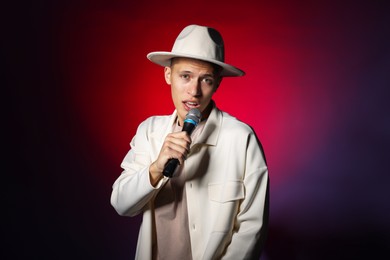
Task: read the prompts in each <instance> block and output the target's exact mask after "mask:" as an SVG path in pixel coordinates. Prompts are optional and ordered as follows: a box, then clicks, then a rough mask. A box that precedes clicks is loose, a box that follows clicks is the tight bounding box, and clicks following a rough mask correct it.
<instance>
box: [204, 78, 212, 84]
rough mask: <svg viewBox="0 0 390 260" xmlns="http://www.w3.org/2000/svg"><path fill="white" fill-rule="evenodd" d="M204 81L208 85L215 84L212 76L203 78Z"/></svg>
mask: <svg viewBox="0 0 390 260" xmlns="http://www.w3.org/2000/svg"><path fill="white" fill-rule="evenodd" d="M203 81H204V82H205V83H206V84H207V85H213V84H214V80H212V79H210V78H205V79H203Z"/></svg>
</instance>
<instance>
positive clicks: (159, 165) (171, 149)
mask: <svg viewBox="0 0 390 260" xmlns="http://www.w3.org/2000/svg"><path fill="white" fill-rule="evenodd" d="M190 145H191V138H190V137H189V135H188V134H187V133H186V132H185V131H181V132H176V133H170V134H168V135H167V137H166V138H165V140H164V144H163V146H162V148H161V151H160V153H159V155H158V157H157V160H156V161H155V162H153V163H152V164H151V165H150V168H149V174H150V181H151V184H152V185H153V186H155V185H156V184H157V182H158V181H159V180H160V179H161V178H162V176H163V174H162V172H163V170H164V167H165V165H166V164H167V162H168V160H169V159H173V158H176V159H178V160H179V162H180V164H182V163H183V162H184V160H185V158H186V157H187V155H188V153H189V151H190Z"/></svg>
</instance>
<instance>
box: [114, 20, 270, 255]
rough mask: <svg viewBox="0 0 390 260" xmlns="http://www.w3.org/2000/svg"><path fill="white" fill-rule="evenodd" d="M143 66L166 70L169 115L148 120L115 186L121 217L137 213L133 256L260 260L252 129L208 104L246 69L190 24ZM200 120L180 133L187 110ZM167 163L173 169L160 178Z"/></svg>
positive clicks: (262, 224) (211, 33)
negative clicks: (196, 112) (226, 60)
mask: <svg viewBox="0 0 390 260" xmlns="http://www.w3.org/2000/svg"><path fill="white" fill-rule="evenodd" d="M147 57H148V59H149V60H151V61H152V62H154V63H156V64H159V65H162V66H164V67H165V69H164V75H165V80H166V82H167V84H168V85H170V86H171V92H172V100H173V103H174V105H175V108H176V110H175V111H174V112H173V114H172V115H170V116H154V117H150V118H148V119H146V120H145V121H144V122H143V123H141V124H140V126H139V127H138V129H137V133H136V135H135V136H134V138H133V140H132V141H131V143H130V146H131V149H130V151H129V152H128V154H127V155H126V156H125V158H124V160H123V163H122V164H121V167H122V168H123V169H124V170H123V172H122V174H121V175H120V176H119V177H118V179H117V180H116V181H115V183H114V185H113V190H112V194H111V204H112V206H113V207H114V208H115V210H116V211H117V212H118V213H119V214H120V215H123V216H134V215H137V214H140V213H142V214H143V222H142V225H141V228H140V232H139V237H138V245H137V253H136V259H142V260H145V259H234V260H237V259H258V258H259V257H260V253H261V250H262V248H263V245H264V240H265V236H266V231H267V219H268V169H267V165H266V162H265V158H264V155H263V151H262V148H261V145H260V143H259V141H258V139H257V137H256V134H255V133H254V132H253V130H252V129H251V128H250V127H249V126H248V125H246V124H245V123H243V122H240V121H238V120H237V119H236V118H234V117H232V116H230V115H229V114H227V113H225V112H223V111H221V110H219V109H218V108H217V107H216V104H215V102H214V101H213V100H212V97H213V94H214V93H215V91H216V90H217V88H218V87H219V85H220V83H221V80H222V78H223V77H228V76H242V75H244V72H243V71H242V70H240V69H238V68H236V67H233V66H231V65H228V64H226V63H224V46H223V40H222V37H221V35H220V34H219V32H218V31H216V30H215V29H212V28H209V27H205V26H198V25H190V26H187V27H186V28H184V29H183V30H182V32H181V33H180V34H179V36H178V37H177V39H176V41H175V43H174V46H173V48H172V51H171V52H152V53H149V54H148V56H147ZM194 108H196V109H198V110H199V111H200V112H201V115H202V116H201V121H200V123H199V124H198V125H197V126H196V128H195V130H194V131H193V132H192V133H191V136H190V135H189V134H188V133H187V132H186V131H183V129H182V128H183V125H184V124H185V123H184V121H185V119H186V116H187V114H188V112H189V111H190V110H191V109H194ZM170 159H177V160H178V161H179V165H178V167H177V168H176V170H175V171H174V174H173V176H172V177H167V176H165V175H164V174H163V171H164V168H165V166H166V164H167V162H168V161H169V160H170Z"/></svg>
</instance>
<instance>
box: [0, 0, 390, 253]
mask: <svg viewBox="0 0 390 260" xmlns="http://www.w3.org/2000/svg"><path fill="white" fill-rule="evenodd" d="M1 9H2V15H1V33H2V36H1V60H2V64H3V66H2V67H3V69H2V73H1V74H2V75H4V77H2V78H3V82H4V83H2V89H3V90H5V95H2V97H3V102H2V107H3V113H2V114H3V115H4V116H5V122H4V123H3V124H2V129H3V131H2V133H3V135H2V137H3V140H4V141H5V146H3V147H4V148H3V149H2V150H3V155H2V157H3V159H2V162H3V163H5V167H3V170H2V175H3V181H2V184H3V185H2V186H3V188H2V189H1V191H2V194H1V195H2V213H1V214H2V221H1V226H2V232H1V234H2V237H3V243H2V250H1V254H2V256H1V258H2V259H131V258H132V257H133V255H134V253H135V245H136V239H137V235H138V227H139V223H140V218H139V217H135V218H125V217H120V216H118V215H117V214H116V212H115V211H114V209H113V208H112V207H111V205H110V203H109V198H110V193H111V185H112V183H113V182H114V180H115V179H116V178H117V176H118V175H119V174H120V172H121V169H120V167H119V164H120V162H121V160H122V158H123V157H124V155H125V153H126V152H127V150H128V143H129V141H130V139H131V137H132V136H133V135H134V133H135V130H136V127H137V125H138V124H139V123H140V122H141V121H142V120H143V119H145V118H146V117H147V116H149V115H152V114H155V113H171V112H172V105H171V104H169V103H163V102H162V100H168V99H169V93H168V91H166V89H163V88H161V89H159V87H156V89H154V88H153V87H154V85H161V84H163V81H162V76H161V79H151V78H156V77H155V75H158V73H161V72H162V71H161V69H160V68H157V67H155V66H154V65H151V64H150V63H148V61H146V59H145V55H146V53H147V52H149V51H155V50H169V49H170V46H171V44H172V41H173V39H174V37H175V36H176V35H177V34H178V32H179V31H180V30H181V28H183V27H184V26H185V25H187V24H189V23H200V24H211V25H213V26H215V27H217V28H221V30H222V33H223V35H226V37H225V42H226V43H227V46H229V49H228V50H227V52H228V53H229V52H230V53H231V54H230V55H231V56H230V60H229V61H231V62H232V64H238V66H239V67H240V66H241V65H242V66H241V67H243V69H244V70H245V71H246V72H247V76H245V78H243V79H242V80H243V81H239V80H238V79H229V80H224V83H223V84H225V81H226V86H227V87H226V92H222V90H221V91H220V92H221V93H219V92H218V93H217V94H218V95H217V97H216V99H217V104H219V105H220V106H222V108H224V109H226V110H227V111H228V112H231V113H232V114H235V115H237V116H238V117H239V118H241V119H243V120H244V121H246V122H248V123H249V124H251V125H252V126H253V127H254V129H255V130H256V132H257V133H258V134H259V137H260V139H261V140H262V142H263V144H264V147H265V151H266V155H267V159H268V162H269V166H270V177H271V215H270V232H269V239H268V242H267V246H266V250H265V254H264V256H263V257H262V259H270V260H279V259H387V258H388V255H389V253H390V247H389V244H390V233H389V232H390V203H389V195H390V194H389V193H390V192H389V184H390V177H389V169H388V164H389V159H390V152H389V145H390V116H389V114H390V113H389V112H390V111H389V105H388V104H389V101H388V100H389V87H390V35H389V24H390V19H389V17H390V15H389V13H390V12H389V11H390V10H389V8H388V4H386V3H384V1H365V2H363V1H360V2H358V1H340V2H337V3H331V2H329V1H326V2H319V1H294V3H292V2H291V3H290V2H287V1H275V2H272V3H271V2H267V1H240V2H239V3H238V2H237V3H236V2H234V3H230V4H228V3H225V2H218V1H212V2H207V1H206V2H204V3H200V2H199V3H198V4H195V3H191V2H186V3H183V2H179V1H172V2H169V3H163V2H156V3H153V2H147V3H146V2H145V3H132V2H129V1H31V2H29V1H14V2H13V3H12V4H11V3H6V4H5V5H4V4H3V7H2V8H1ZM167 28H169V30H165V29H167ZM154 35H157V36H156V37H155V36H154ZM228 43H231V44H230V45H228ZM243 45H244V46H245V47H246V48H244V49H243V50H241V51H240V52H237V51H233V50H237V49H239V48H240V49H242V46H243ZM160 46H161V47H160ZM230 46H231V47H230ZM227 55H228V54H227ZM150 75H153V76H151V77H149V76H150ZM161 75H162V73H161ZM241 83H243V86H242V87H240V88H239V92H238V91H237V88H236V87H235V85H237V84H241ZM152 86H153V87H152ZM244 86H245V87H246V86H247V87H248V90H246V91H243V89H244ZM157 89H158V90H157ZM223 91H225V89H224V90H223ZM238 93H239V94H238ZM247 108H248V109H247ZM4 130H5V131H4Z"/></svg>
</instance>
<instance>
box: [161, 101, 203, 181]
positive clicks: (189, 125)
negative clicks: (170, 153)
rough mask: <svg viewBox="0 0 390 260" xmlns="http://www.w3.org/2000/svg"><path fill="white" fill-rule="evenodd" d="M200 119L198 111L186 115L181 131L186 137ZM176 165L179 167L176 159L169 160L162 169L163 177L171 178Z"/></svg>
mask: <svg viewBox="0 0 390 260" xmlns="http://www.w3.org/2000/svg"><path fill="white" fill-rule="evenodd" d="M201 118H202V114H201V113H200V111H199V110H198V109H196V108H192V109H191V110H190V111H188V114H187V115H186V118H185V119H184V125H183V131H186V132H187V133H188V135H191V133H192V131H194V129H195V127H196V126H197V125H198V123H199V122H200V119H201ZM178 165H179V160H178V159H176V158H172V159H169V160H168V162H167V164H166V165H165V167H164V171H163V174H164V176H166V177H169V178H171V177H172V175H173V172H174V171H175V169H176V167H177V166H178Z"/></svg>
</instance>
